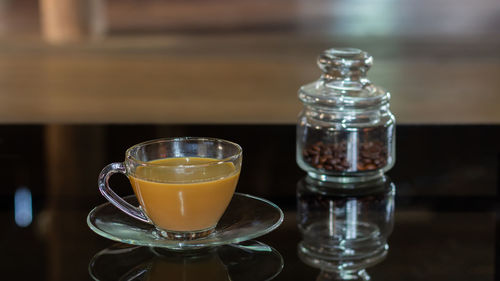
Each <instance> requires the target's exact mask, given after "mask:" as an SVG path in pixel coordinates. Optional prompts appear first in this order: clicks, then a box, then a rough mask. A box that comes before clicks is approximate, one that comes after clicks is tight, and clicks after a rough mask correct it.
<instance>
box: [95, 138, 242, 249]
mask: <svg viewBox="0 0 500 281" xmlns="http://www.w3.org/2000/svg"><path fill="white" fill-rule="evenodd" d="M241 163H242V149H241V147H240V146H239V145H238V144H236V143H233V142H230V141H226V140H221V139H215V138H198V137H184V138H166V139H158V140H152V141H147V142H143V143H140V144H137V145H134V146H132V147H131V148H129V149H128V150H127V151H126V153H125V161H124V162H122V163H111V164H109V165H107V166H106V167H105V168H104V169H103V170H102V171H101V174H100V175H99V180H98V183H99V190H100V191H101V193H102V195H103V196H104V197H106V199H108V200H109V202H111V203H112V204H113V205H115V206H116V207H117V208H119V209H120V210H121V211H123V212H125V213H126V214H127V215H129V216H131V217H133V218H135V219H137V220H139V221H142V222H146V223H150V224H152V225H154V226H155V228H156V229H157V230H158V233H159V234H160V235H161V236H163V237H166V238H169V239H178V240H189V239H197V238H201V237H205V236H207V235H209V234H210V233H212V232H213V231H214V229H215V227H216V225H217V222H218V221H219V219H220V218H221V217H222V214H223V213H224V211H225V210H226V208H227V206H228V205H229V202H230V201H231V198H232V196H233V194H234V191H235V188H236V185H237V182H238V178H239V175H240V170H241ZM115 173H122V174H125V175H126V176H127V177H128V178H129V180H130V183H131V185H132V188H133V190H134V193H135V196H136V197H137V199H138V201H139V204H140V206H139V207H135V206H132V205H131V204H129V203H127V202H125V200H123V199H122V198H121V197H120V196H118V195H117V194H116V193H115V192H114V191H113V190H112V189H111V188H110V186H109V178H110V177H111V175H113V174H115Z"/></svg>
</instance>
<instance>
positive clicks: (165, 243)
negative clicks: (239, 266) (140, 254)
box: [87, 193, 283, 250]
mask: <svg viewBox="0 0 500 281" xmlns="http://www.w3.org/2000/svg"><path fill="white" fill-rule="evenodd" d="M123 199H125V201H127V202H128V203H130V204H132V205H134V206H137V205H138V204H139V203H138V202H137V198H136V197H135V196H134V195H130V196H127V197H124V198H123ZM282 222H283V212H282V211H281V210H280V208H279V207H278V206H276V205H275V204H273V203H271V202H269V201H267V200H265V199H262V198H259V197H255V196H252V195H248V194H243V193H235V194H234V196H233V198H232V200H231V203H230V204H229V206H228V208H227V210H226V212H225V213H224V215H223V216H222V218H221V219H220V221H219V223H218V224H217V226H216V228H215V231H214V232H213V233H212V234H210V235H209V236H207V237H203V238H200V239H196V240H170V239H167V238H163V237H161V236H159V235H158V233H157V230H156V229H155V228H154V226H152V225H150V224H147V223H143V222H141V221H138V220H135V219H133V218H132V217H130V216H128V215H126V214H125V213H123V212H121V211H120V210H118V209H117V208H116V207H115V206H113V205H112V204H111V203H105V204H102V205H100V206H98V207H96V208H94V209H93V210H92V211H90V213H89V215H88V216H87V224H88V225H89V227H90V229H92V230H93V231H94V232H95V233H97V234H99V235H101V236H103V237H105V238H108V239H111V240H114V241H118V242H122V243H126V244H132V245H139V246H150V247H158V248H168V249H172V250H192V249H199V248H204V247H211V246H220V245H225V244H231V243H239V242H242V241H246V240H250V239H254V238H256V237H259V236H261V235H264V234H266V233H269V232H271V231H273V230H274V229H276V228H277V227H278V226H279V225H280V224H281V223H282Z"/></svg>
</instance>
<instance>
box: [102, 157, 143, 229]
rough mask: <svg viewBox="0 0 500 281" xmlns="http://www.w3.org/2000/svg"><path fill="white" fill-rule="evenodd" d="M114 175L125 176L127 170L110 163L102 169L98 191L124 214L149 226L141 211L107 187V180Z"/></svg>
mask: <svg viewBox="0 0 500 281" xmlns="http://www.w3.org/2000/svg"><path fill="white" fill-rule="evenodd" d="M116 173H122V174H124V175H126V174H127V170H126V169H125V165H124V164H123V163H111V164H109V165H107V166H106V167H104V169H102V171H101V173H100V174H99V179H98V184H99V191H101V194H102V195H103V196H104V197H106V199H108V201H109V202H111V204H113V205H115V206H116V207H117V208H118V209H120V210H121V211H122V212H124V213H125V214H127V215H129V216H131V217H133V218H135V219H138V220H140V221H142V222H145V223H149V224H151V221H150V220H149V219H148V217H147V216H146V215H145V214H144V212H143V211H142V210H141V209H139V208H138V207H135V206H132V205H130V204H129V203H127V202H126V201H125V200H123V199H122V198H121V197H120V196H118V195H117V194H116V193H115V192H114V191H113V190H112V189H111V188H110V187H109V178H110V177H111V176H112V175H113V174H116Z"/></svg>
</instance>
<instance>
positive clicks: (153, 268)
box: [89, 240, 283, 281]
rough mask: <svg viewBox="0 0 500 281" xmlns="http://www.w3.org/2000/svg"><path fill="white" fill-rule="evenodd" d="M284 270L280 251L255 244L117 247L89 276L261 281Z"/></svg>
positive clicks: (97, 260)
mask: <svg viewBox="0 0 500 281" xmlns="http://www.w3.org/2000/svg"><path fill="white" fill-rule="evenodd" d="M282 268H283V258H282V257H281V255H280V253H279V252H278V251H276V250H275V249H273V248H272V247H269V246H268V245H266V244H263V243H261V242H257V241H253V240H250V241H246V242H242V243H240V244H229V245H224V246H220V247H215V248H205V249H200V250H197V251H189V252H185V251H182V252H175V251H166V250H164V249H162V248H152V247H140V246H133V245H125V244H115V245H113V246H111V247H109V248H106V249H104V250H102V251H100V252H99V253H97V254H96V255H95V256H94V257H93V258H92V260H91V261H90V264H89V274H90V276H91V277H92V278H93V279H94V280H99V281H108V280H123V281H131V280H149V281H154V280H166V278H167V279H168V280H172V281H176V280H179V281H180V280H182V281H189V280H196V281H198V280H211V281H229V280H231V281H250V280H251V281H260V280H271V279H273V278H274V277H276V276H277V275H278V274H279V273H280V272H281V270H282ZM256 269H258V270H256Z"/></svg>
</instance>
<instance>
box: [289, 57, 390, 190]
mask: <svg viewBox="0 0 500 281" xmlns="http://www.w3.org/2000/svg"><path fill="white" fill-rule="evenodd" d="M317 62H318V65H319V67H320V68H321V70H322V71H323V74H322V75H321V77H320V79H319V80H317V81H315V82H312V83H310V84H306V85H304V86H302V87H301V88H300V90H299V93H298V96H299V99H300V100H301V101H302V103H303V104H304V106H303V110H302V112H301V113H300V116H299V120H298V124H297V163H298V165H299V166H300V168H302V169H303V170H305V171H306V172H307V173H308V175H309V176H310V177H312V178H315V179H319V180H323V181H336V182H353V181H364V180H370V179H373V178H377V177H380V176H382V175H383V173H384V172H386V171H387V170H389V169H390V168H391V167H392V166H393V165H394V161H395V118H394V115H392V113H391V112H390V110H389V99H390V94H389V92H387V91H386V90H384V89H382V88H380V87H378V86H375V85H373V84H372V83H371V81H370V80H369V79H368V78H367V77H366V73H367V71H368V70H369V68H370V67H371V65H372V63H373V58H372V57H371V56H370V55H368V54H367V53H366V52H363V51H361V50H359V49H352V48H346V49H329V50H326V51H324V52H323V53H322V54H321V55H320V56H319V57H318V61H317Z"/></svg>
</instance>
